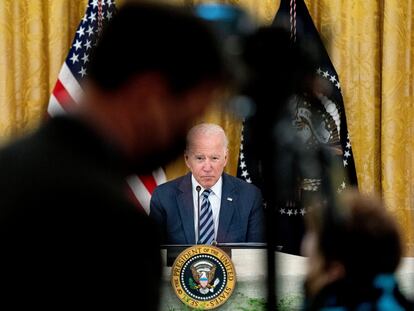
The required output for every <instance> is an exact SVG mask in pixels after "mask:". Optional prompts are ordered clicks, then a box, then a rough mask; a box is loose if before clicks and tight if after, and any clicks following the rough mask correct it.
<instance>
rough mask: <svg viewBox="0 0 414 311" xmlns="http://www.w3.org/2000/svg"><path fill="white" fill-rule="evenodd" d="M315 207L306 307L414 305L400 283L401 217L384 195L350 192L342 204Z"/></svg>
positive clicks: (306, 248) (308, 239)
mask: <svg viewBox="0 0 414 311" xmlns="http://www.w3.org/2000/svg"><path fill="white" fill-rule="evenodd" d="M326 208H330V207H322V208H321V207H318V208H313V209H311V210H310V212H309V214H308V218H307V233H306V235H305V238H304V242H303V253H304V254H305V255H307V256H308V257H309V259H308V260H309V262H308V266H309V267H308V269H309V271H308V274H307V278H306V282H305V291H306V297H307V299H306V303H305V308H304V310H327V311H329V310H344V311H345V310H377V311H382V310H384V311H385V310H414V309H413V308H414V305H413V304H412V303H411V302H409V301H408V300H407V299H406V298H405V297H404V296H403V295H402V293H401V292H400V290H399V289H398V284H397V281H396V279H395V275H394V274H395V271H396V269H397V266H398V264H399V262H400V259H401V256H402V243H401V239H400V233H399V229H398V226H397V223H396V222H395V221H394V219H393V218H392V216H391V215H390V214H389V213H388V212H387V211H386V209H385V208H384V206H383V205H382V203H381V201H380V200H379V199H376V198H373V197H369V196H364V195H361V194H358V193H357V192H348V193H346V194H345V195H344V197H343V198H342V204H340V208H341V209H340V210H338V211H337V212H334V213H330V212H329V211H328V210H327V209H326Z"/></svg>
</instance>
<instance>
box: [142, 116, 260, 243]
mask: <svg viewBox="0 0 414 311" xmlns="http://www.w3.org/2000/svg"><path fill="white" fill-rule="evenodd" d="M227 145H228V140H227V137H226V134H225V133H224V130H223V129H222V128H221V127H220V126H218V125H216V124H208V123H203V124H199V125H196V126H195V127H193V128H192V129H191V130H190V131H189V133H188V135H187V148H186V151H185V154H184V159H185V163H186V164H187V167H188V168H189V169H190V171H191V172H190V173H188V174H187V175H185V176H182V177H179V178H177V179H175V180H172V181H170V182H167V183H165V184H162V185H160V186H158V187H157V188H156V189H155V191H154V193H153V195H152V197H151V204H150V217H151V218H153V219H154V220H155V221H156V222H157V223H158V224H160V226H161V229H162V235H163V241H164V243H166V244H195V243H197V242H198V243H199V244H212V243H213V242H214V241H216V242H218V243H240V242H263V240H264V216H263V205H262V195H261V192H260V190H259V189H258V188H257V187H256V186H254V185H251V184H249V183H247V182H245V181H242V180H240V179H238V178H236V177H233V176H230V175H228V174H226V173H223V170H224V167H225V166H226V164H227V158H228V149H227ZM197 189H199V190H198V191H197ZM198 197H199V199H200V218H199V217H198V214H199V212H198Z"/></svg>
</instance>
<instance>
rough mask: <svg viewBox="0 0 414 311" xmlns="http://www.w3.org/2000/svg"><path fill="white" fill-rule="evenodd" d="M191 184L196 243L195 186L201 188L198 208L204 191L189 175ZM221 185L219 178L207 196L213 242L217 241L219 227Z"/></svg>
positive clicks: (196, 209)
mask: <svg viewBox="0 0 414 311" xmlns="http://www.w3.org/2000/svg"><path fill="white" fill-rule="evenodd" d="M191 184H192V187H193V202H194V204H193V205H194V231H195V240H196V242H197V241H198V202H197V196H198V193H197V190H196V188H197V186H200V187H201V190H200V208H201V205H202V204H203V196H202V194H203V191H204V190H205V189H204V188H203V187H202V186H201V185H200V184H199V183H198V182H197V180H196V179H195V178H194V176H193V175H191ZM222 185H223V179H222V178H221V176H220V178H219V180H217V182H216V183H215V184H214V186H213V187H211V188H210V189H211V193H210V195H209V196H208V199H209V201H210V204H211V210H212V212H213V221H214V240H216V239H217V230H218V226H219V216H220V205H221V190H222Z"/></svg>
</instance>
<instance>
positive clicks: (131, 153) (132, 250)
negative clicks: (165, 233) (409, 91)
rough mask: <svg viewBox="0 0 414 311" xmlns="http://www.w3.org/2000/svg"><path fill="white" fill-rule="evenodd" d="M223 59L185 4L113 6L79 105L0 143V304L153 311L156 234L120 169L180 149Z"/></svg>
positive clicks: (143, 165) (142, 167)
mask: <svg viewBox="0 0 414 311" xmlns="http://www.w3.org/2000/svg"><path fill="white" fill-rule="evenodd" d="M220 55H221V54H220V52H219V50H218V48H217V46H216V44H215V39H214V37H213V35H212V34H211V33H210V31H209V29H208V27H207V25H205V24H204V23H203V22H202V21H201V20H199V19H198V18H196V17H194V16H193V15H192V14H190V13H188V12H185V11H182V10H180V9H178V8H173V7H164V6H158V5H150V4H138V3H136V2H135V3H134V2H131V3H129V4H125V6H124V7H121V8H120V10H119V11H118V12H117V14H116V15H115V17H113V18H112V19H111V21H110V24H109V25H108V26H107V27H106V28H104V31H103V33H102V35H101V37H100V38H99V40H98V44H97V46H96V47H95V48H94V50H93V52H92V55H91V59H90V62H89V67H88V80H87V81H86V83H85V84H84V87H83V89H84V92H85V97H84V99H83V102H82V103H81V104H80V105H79V107H77V108H78V109H77V110H76V111H74V112H73V113H71V114H70V115H68V116H65V117H57V118H53V119H51V120H48V122H46V124H44V125H43V126H42V127H41V128H40V129H39V130H37V131H36V132H34V133H33V134H31V135H30V136H28V137H25V138H22V139H20V140H18V141H16V142H14V143H13V144H12V145H9V146H7V147H5V148H3V150H2V151H0V191H1V195H0V249H1V255H0V275H1V277H0V284H1V287H2V289H3V290H2V299H1V303H0V305H1V304H2V303H3V304H5V305H6V304H7V305H8V306H10V305H12V306H13V308H18V306H19V305H20V304H30V308H32V309H35V308H36V307H37V308H39V307H40V308H41V309H52V308H53V309H66V308H72V309H78V308H81V306H82V307H86V308H92V309H102V308H109V309H115V310H119V309H125V308H128V309H135V310H157V306H158V303H159V286H160V284H159V281H160V275H161V259H160V253H159V242H160V239H159V237H158V236H157V229H156V226H155V224H154V223H153V221H151V220H150V219H149V218H148V217H147V216H146V215H145V214H144V213H143V212H141V211H140V210H138V209H137V208H136V207H135V206H134V205H133V204H132V203H131V202H130V201H129V199H128V198H127V195H126V182H125V177H126V176H127V175H128V174H131V173H146V172H149V171H151V170H152V169H154V168H155V167H158V165H163V164H164V163H165V162H166V161H169V160H170V159H172V158H175V157H176V156H177V155H178V154H179V153H177V150H178V152H182V150H183V148H184V146H185V135H186V133H187V131H188V129H189V128H190V126H191V124H193V122H194V119H195V118H197V117H199V116H200V115H201V114H202V113H203V112H204V111H205V109H206V108H207V106H208V104H209V103H210V100H211V98H212V97H213V96H214V95H215V93H216V91H217V89H218V88H220V87H221V85H220V83H221V81H222V78H223V76H224V73H223V68H224V66H223V62H222V59H221V56H220ZM219 81H220V82H219ZM180 149H181V150H180ZM11 301H12V303H13V304H10V303H7V302H11Z"/></svg>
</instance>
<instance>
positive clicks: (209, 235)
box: [198, 189, 214, 244]
mask: <svg viewBox="0 0 414 311" xmlns="http://www.w3.org/2000/svg"><path fill="white" fill-rule="evenodd" d="M210 193H211V189H206V190H204V191H203V193H202V196H203V202H202V204H201V210H200V237H199V239H198V241H199V242H198V243H199V244H212V243H213V241H214V220H213V211H212V209H211V204H210V201H209V199H208V196H209V195H210Z"/></svg>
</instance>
